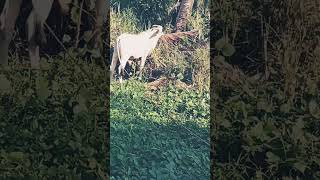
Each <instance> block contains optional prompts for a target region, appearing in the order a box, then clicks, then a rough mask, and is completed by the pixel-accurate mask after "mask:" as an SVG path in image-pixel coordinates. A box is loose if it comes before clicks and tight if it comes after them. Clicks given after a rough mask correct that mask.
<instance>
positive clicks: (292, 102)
mask: <svg viewBox="0 0 320 180" xmlns="http://www.w3.org/2000/svg"><path fill="white" fill-rule="evenodd" d="M319 20H320V17H319V2H318V1H315V0H306V1H297V0H284V1H268V2H267V1H266V2H261V1H255V0H245V1H213V2H212V17H211V25H212V26H211V28H212V29H213V31H212V34H211V37H212V39H213V40H214V42H216V41H218V40H219V39H220V38H221V37H226V36H227V37H228V41H229V42H230V43H232V44H233V45H234V46H235V48H236V53H235V54H234V55H233V56H232V57H223V56H218V52H217V51H216V50H217V49H216V48H215V49H214V51H215V57H214V59H213V60H212V62H211V67H213V68H212V75H213V76H212V83H211V87H212V90H213V94H212V95H213V96H211V102H212V107H211V108H212V109H211V112H212V113H211V114H212V125H213V126H212V127H213V128H212V129H211V134H212V143H213V146H214V149H213V164H212V168H213V178H214V179H319V178H320V171H319V168H320V167H319V166H320V161H319V152H320V144H319V142H320V141H319V135H320V134H319V132H320V131H319V130H320V129H319V127H320V126H319V119H320V116H319V115H320V109H319V103H320V99H319V77H320V76H319V75H320V74H319V56H320V54H319V48H320V46H319V32H320V31H319V30H320V26H319ZM216 46H217V45H216Z"/></svg>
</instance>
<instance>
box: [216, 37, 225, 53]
mask: <svg viewBox="0 0 320 180" xmlns="http://www.w3.org/2000/svg"><path fill="white" fill-rule="evenodd" d="M226 44H227V41H226V38H224V37H222V38H220V39H219V40H217V41H216V43H215V44H214V46H215V48H216V49H218V50H222V48H223V47H224V46H225V45H226Z"/></svg>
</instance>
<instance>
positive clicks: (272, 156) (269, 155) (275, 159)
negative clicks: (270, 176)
mask: <svg viewBox="0 0 320 180" xmlns="http://www.w3.org/2000/svg"><path fill="white" fill-rule="evenodd" d="M266 155H267V158H268V162H271V163H273V162H274V163H277V162H279V161H280V158H279V156H277V155H275V154H273V153H272V152H270V151H269V152H267V154H266Z"/></svg>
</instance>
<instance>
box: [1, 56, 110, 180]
mask: <svg viewBox="0 0 320 180" xmlns="http://www.w3.org/2000/svg"><path fill="white" fill-rule="evenodd" d="M41 64H42V67H45V68H44V69H43V70H41V71H30V70H29V69H21V68H19V65H17V64H16V65H12V66H11V68H9V69H7V70H3V69H2V71H1V74H0V83H1V89H0V94H1V96H0V118H1V119H0V137H1V138H0V179H11V178H15V179H16V178H19V179H27V178H29V179H64V178H67V179H99V178H102V179H105V177H106V175H107V172H108V171H109V169H108V153H107V151H108V148H109V144H108V140H109V139H108V137H107V133H106V131H107V128H108V122H107V121H106V117H107V116H108V113H107V112H108V111H107V108H106V107H107V105H108V103H107V101H106V98H107V96H106V95H105V93H106V92H107V89H108V87H109V83H108V82H107V81H106V78H105V77H107V73H106V71H105V69H104V68H101V67H99V66H97V65H95V64H87V63H81V62H79V63H76V62H74V61H71V60H70V61H65V60H62V59H55V60H54V61H53V62H52V61H51V62H47V63H46V62H45V61H44V60H42V62H41ZM76 64H77V65H76ZM79 67H82V68H81V69H80V68H79ZM84 72H87V73H84Z"/></svg>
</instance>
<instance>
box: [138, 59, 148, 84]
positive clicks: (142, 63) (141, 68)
mask: <svg viewBox="0 0 320 180" xmlns="http://www.w3.org/2000/svg"><path fill="white" fill-rule="evenodd" d="M146 58H147V57H146V56H143V57H141V62H140V67H139V80H141V79H142V72H143V68H144V64H145V63H146Z"/></svg>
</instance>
